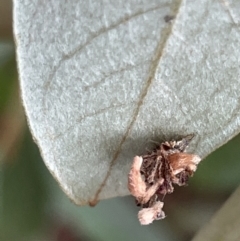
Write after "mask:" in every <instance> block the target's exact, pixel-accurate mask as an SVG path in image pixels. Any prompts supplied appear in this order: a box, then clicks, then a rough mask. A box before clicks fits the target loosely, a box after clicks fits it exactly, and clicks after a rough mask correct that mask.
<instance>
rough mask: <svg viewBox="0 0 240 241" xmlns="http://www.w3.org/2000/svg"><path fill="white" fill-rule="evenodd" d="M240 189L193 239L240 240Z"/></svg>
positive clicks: (195, 240) (198, 240)
mask: <svg viewBox="0 0 240 241" xmlns="http://www.w3.org/2000/svg"><path fill="white" fill-rule="evenodd" d="M239 198H240V187H238V189H237V190H236V191H235V192H234V193H233V194H232V195H231V197H230V198H229V199H228V200H227V201H226V203H225V204H224V205H223V207H222V208H221V209H220V210H219V211H218V212H217V213H216V214H215V215H214V216H213V217H212V219H211V220H210V222H208V223H207V224H206V225H205V226H204V227H203V228H202V229H201V230H200V231H199V232H198V233H197V235H196V236H195V237H194V238H193V240H192V241H201V240H224V241H231V240H239V238H240V231H239V228H238V227H239V225H240V217H239V215H238V214H239V212H240V204H239Z"/></svg>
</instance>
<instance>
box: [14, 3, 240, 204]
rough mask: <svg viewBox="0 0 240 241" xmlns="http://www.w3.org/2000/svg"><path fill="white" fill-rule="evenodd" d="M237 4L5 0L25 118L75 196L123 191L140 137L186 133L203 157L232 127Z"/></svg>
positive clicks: (235, 122) (235, 123) (239, 81)
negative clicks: (9, 4)
mask: <svg viewBox="0 0 240 241" xmlns="http://www.w3.org/2000/svg"><path fill="white" fill-rule="evenodd" d="M237 4H238V3H236V2H234V3H232V2H230V3H229V4H228V3H227V2H226V1H222V2H221V1H214V0H205V1H204V0H201V1H197V0H195V1H193V0H191V1H170V0H166V1H158V0H152V1H148V0H129V1H107V0H86V1H78V0H72V1H64V2H63V1H47V0H22V1H17V0H15V1H14V33H15V39H16V45H17V56H18V66H19V74H20V83H21V91H22V99H23V103H24V107H25V110H26V114H27V118H28V121H29V125H30V128H31V131H32V134H33V136H34V139H35V140H36V142H37V144H38V146H39V148H40V150H41V153H42V157H43V159H44V161H45V163H46V165H47V167H48V168H49V170H50V172H51V173H52V174H53V176H54V177H55V178H56V179H57V181H58V182H59V183H60V185H61V187H62V188H63V190H64V191H65V193H67V195H68V196H69V197H70V198H71V199H72V200H73V201H74V202H75V203H77V204H86V203H91V204H95V203H96V201H97V200H99V199H104V198H110V197H115V196H121V195H127V194H129V192H128V190H127V174H128V171H129V167H130V164H131V161H132V158H133V157H134V156H135V155H136V154H139V155H140V154H142V153H144V152H145V149H146V146H148V145H149V141H150V140H161V139H169V138H173V137H175V136H180V135H186V134H190V133H195V139H194V141H193V142H192V143H191V146H190V151H194V152H195V153H196V154H198V155H200V156H201V157H202V158H203V157H205V156H207V155H208V154H209V153H211V152H212V151H214V150H215V149H216V148H218V147H219V146H221V145H223V144H224V143H226V142H227V141H228V140H229V139H231V138H232V137H233V136H234V135H236V134H237V133H238V132H239V130H240V111H239V107H240V103H239V102H240V101H239V89H240V78H239V76H240V70H239V61H240V48H239V46H240V31H239V25H238V23H239V19H238V18H237V17H238V16H239V10H238V9H239V6H237ZM171 19H172V20H171Z"/></svg>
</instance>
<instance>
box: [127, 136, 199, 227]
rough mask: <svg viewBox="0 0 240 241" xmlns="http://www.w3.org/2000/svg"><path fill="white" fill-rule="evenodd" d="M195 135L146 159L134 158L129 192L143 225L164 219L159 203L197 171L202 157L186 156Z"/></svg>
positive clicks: (167, 144)
mask: <svg viewBox="0 0 240 241" xmlns="http://www.w3.org/2000/svg"><path fill="white" fill-rule="evenodd" d="M192 138H193V135H188V136H185V137H183V138H182V139H181V140H179V141H169V142H168V141H166V142H163V143H161V144H160V145H158V146H157V147H156V148H154V149H153V150H152V151H151V152H149V153H147V154H146V155H143V156H135V157H134V159H133V163H132V166H131V170H130V172H129V175H128V189H129V191H130V193H131V194H132V195H133V196H134V197H135V199H136V203H137V205H138V206H141V207H142V210H140V211H139V213H138V218H139V221H140V223H141V224H142V225H146V224H150V223H152V222H153V221H154V220H159V219H163V218H165V213H164V212H163V211H162V208H163V205H164V203H163V202H161V201H160V200H161V199H162V197H164V196H165V195H166V194H170V193H172V192H173V191H174V187H173V184H176V185H179V186H184V185H186V184H187V182H188V179H189V177H191V176H192V175H193V173H194V172H195V171H196V169H197V165H198V164H199V162H200V161H201V158H200V157H199V156H197V155H194V154H190V153H186V152H185V149H186V148H187V146H188V145H189V143H190V141H191V140H192Z"/></svg>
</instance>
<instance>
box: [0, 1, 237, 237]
mask: <svg viewBox="0 0 240 241" xmlns="http://www.w3.org/2000/svg"><path fill="white" fill-rule="evenodd" d="M11 9H12V6H11V1H8V0H0V16H1V17H0V18H1V19H0V165H1V166H0V240H1V241H16V240H17V241H43V240H44V241H95V240H100V241H101V240H102V241H112V240H114V241H123V240H124V241H132V240H138V241H142V240H143V241H146V240H147V241H155V240H161V241H165V240H166V241H168V240H170V241H172V240H176V241H187V240H191V238H192V237H193V236H194V234H195V233H196V232H197V231H198V230H199V229H200V228H201V227H202V226H203V225H204V224H205V223H206V222H207V221H208V220H209V219H210V218H211V216H212V215H213V214H214V212H216V211H217V210H218V209H219V208H220V207H221V205H222V204H223V203H224V202H225V201H226V199H227V198H228V197H229V196H230V194H231V193H232V192H233V191H234V190H235V189H236V188H237V186H238V184H239V181H240V176H239V170H240V136H239V135H238V136H236V137H235V138H234V139H232V140H231V141H230V142H228V143H227V144H226V145H224V146H223V147H221V148H219V149H218V150H217V151H215V152H214V153H212V154H211V155H210V156H208V157H207V158H206V159H205V160H204V161H202V162H201V163H200V165H199V167H198V170H197V172H196V174H195V175H194V177H193V178H191V179H190V182H189V186H188V187H179V188H178V187H176V189H175V192H174V193H173V194H171V195H169V196H167V197H166V198H165V201H166V205H165V207H164V211H165V212H166V214H167V218H166V219H164V220H162V221H158V222H154V223H153V224H152V225H149V226H142V227H141V226H140V224H139V222H138V220H137V212H138V208H137V207H136V206H135V202H134V199H133V198H132V197H121V198H115V199H110V200H105V201H101V202H100V203H99V204H98V205H97V206H96V207H94V208H92V207H87V206H85V207H78V206H76V205H74V204H73V203H72V202H71V201H70V200H69V199H68V198H67V197H66V195H65V194H64V193H63V192H62V191H61V189H60V188H59V186H58V184H57V183H56V181H55V180H54V179H53V177H52V176H51V175H50V173H49V172H48V170H47V169H46V166H45V165H44V163H43V161H42V159H41V156H40V153H39V150H38V148H37V146H36V145H35V143H34V141H33V139H32V137H31V134H30V132H29V129H28V126H27V123H26V118H25V116H24V112H23V107H22V103H21V100H20V91H19V82H18V74H17V66H16V61H15V49H14V41H13V34H12V10H11Z"/></svg>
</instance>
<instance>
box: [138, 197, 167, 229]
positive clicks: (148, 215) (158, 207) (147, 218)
mask: <svg viewBox="0 0 240 241" xmlns="http://www.w3.org/2000/svg"><path fill="white" fill-rule="evenodd" d="M163 205H164V203H163V202H160V201H158V202H156V203H155V204H154V205H153V206H152V207H150V208H143V209H142V210H140V211H139V212H138V219H139V222H140V223H141V224H142V225H148V224H150V223H152V222H153V221H154V220H158V219H163V218H165V213H164V212H163V211H162V208H163ZM159 216H160V218H158V217H159Z"/></svg>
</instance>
